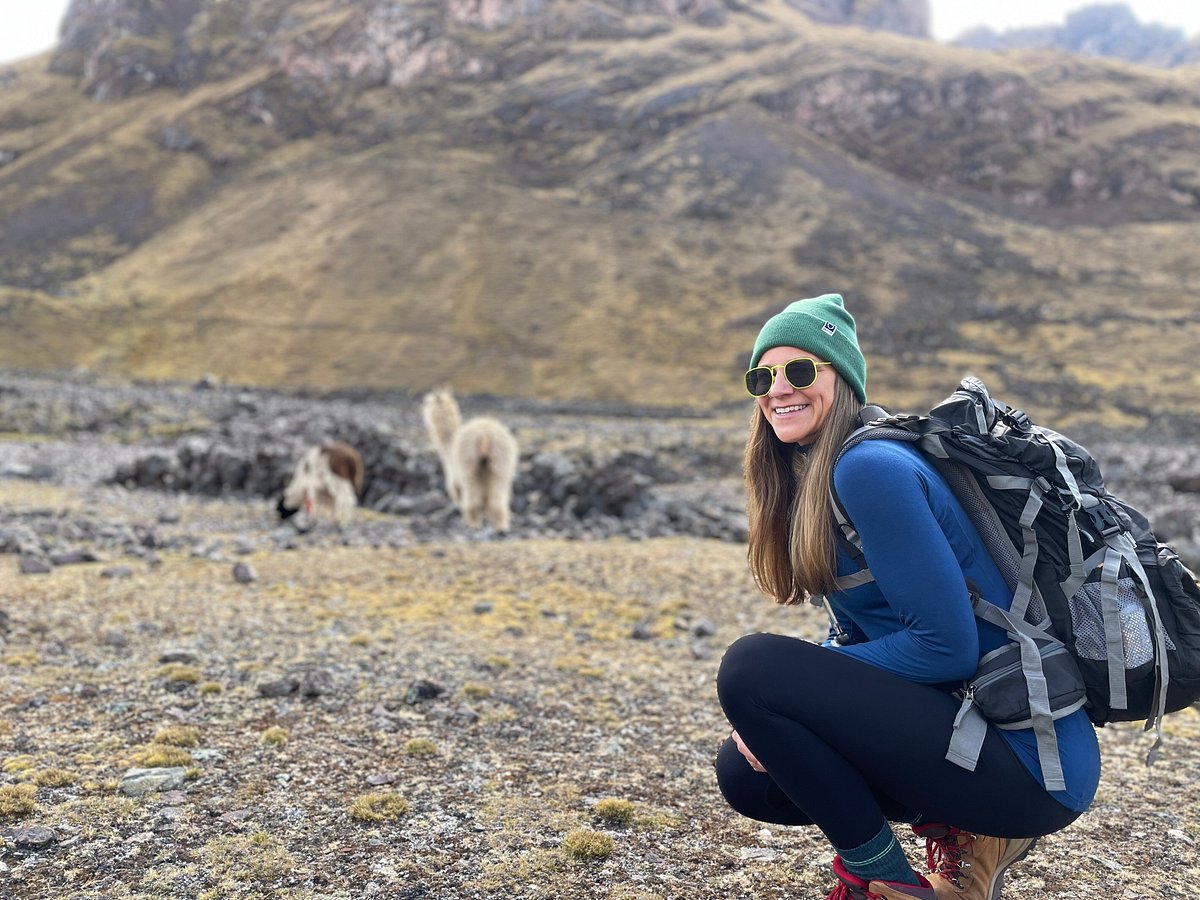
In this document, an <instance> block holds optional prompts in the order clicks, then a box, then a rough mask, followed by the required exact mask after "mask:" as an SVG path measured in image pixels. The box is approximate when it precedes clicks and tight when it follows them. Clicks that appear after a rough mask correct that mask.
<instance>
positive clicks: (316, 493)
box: [278, 441, 363, 525]
mask: <svg viewBox="0 0 1200 900" xmlns="http://www.w3.org/2000/svg"><path fill="white" fill-rule="evenodd" d="M362 479H363V461H362V457H361V456H360V455H359V453H358V451H357V450H355V449H354V448H353V447H351V446H350V445H349V444H344V443H342V442H341V441H330V442H328V443H324V444H321V445H320V446H317V447H310V448H309V449H308V450H306V451H305V453H304V455H303V456H301V457H300V461H299V462H298V463H296V470H295V471H294V472H293V473H292V480H291V481H290V482H288V486H287V487H286V488H284V489H283V496H282V497H280V499H279V506H278V509H279V514H280V516H282V517H283V518H287V517H288V516H290V515H292V514H294V513H296V512H298V511H299V510H300V509H303V510H304V512H305V514H306V516H307V518H308V520H309V523H312V522H313V521H315V519H316V515H317V511H318V509H320V510H322V511H324V512H328V513H331V514H332V516H333V520H334V521H335V522H337V523H338V524H339V525H341V524H343V523H345V522H346V521H347V520H348V519H349V518H350V515H351V513H353V512H354V509H355V507H356V506H358V497H359V494H360V493H361V492H362Z"/></svg>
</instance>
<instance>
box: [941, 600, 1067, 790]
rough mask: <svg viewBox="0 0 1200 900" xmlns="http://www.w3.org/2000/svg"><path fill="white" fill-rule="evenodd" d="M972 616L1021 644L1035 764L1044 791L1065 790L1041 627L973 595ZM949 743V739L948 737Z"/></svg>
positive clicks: (1022, 668) (1065, 785)
mask: <svg viewBox="0 0 1200 900" xmlns="http://www.w3.org/2000/svg"><path fill="white" fill-rule="evenodd" d="M975 615H977V616H979V617H980V618H982V619H985V620H987V621H989V622H991V623H992V624H994V625H998V626H999V627H1001V628H1004V629H1005V630H1006V631H1007V632H1008V633H1009V636H1010V637H1012V638H1013V639H1014V640H1016V641H1017V643H1018V644H1019V645H1020V647H1021V672H1022V674H1023V675H1024V676H1025V685H1026V687H1027V688H1028V690H1029V714H1030V718H1031V719H1032V721H1033V736H1034V739H1035V740H1036V741H1037V748H1038V764H1039V765H1041V767H1042V777H1043V778H1045V780H1046V790H1049V791H1063V790H1066V787H1067V783H1066V778H1065V777H1064V775H1063V770H1062V761H1061V760H1060V759H1059V756H1058V735H1057V734H1056V733H1055V731H1054V714H1053V713H1052V712H1051V710H1050V690H1049V687H1048V685H1047V683H1046V676H1045V673H1044V672H1043V670H1042V656H1041V653H1040V652H1039V651H1038V646H1037V642H1036V641H1035V640H1034V635H1035V634H1040V633H1044V631H1043V629H1044V628H1045V625H1044V624H1043V626H1042V628H1038V627H1037V626H1034V625H1031V624H1030V623H1028V622H1026V621H1024V620H1022V619H1017V618H1015V617H1014V616H1013V614H1012V611H1011V610H1003V609H1001V608H1000V607H998V606H996V605H995V604H994V603H989V602H988V601H986V600H984V599H982V598H977V599H976V600H975ZM951 742H952V743H953V739H951Z"/></svg>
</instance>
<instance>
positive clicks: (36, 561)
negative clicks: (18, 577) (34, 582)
mask: <svg viewBox="0 0 1200 900" xmlns="http://www.w3.org/2000/svg"><path fill="white" fill-rule="evenodd" d="M18 565H19V567H20V570H21V574H22V575H46V574H47V573H49V572H52V571H54V567H53V566H51V565H50V563H49V562H48V561H47V560H45V559H42V558H41V557H40V556H30V555H27V554H22V555H21V558H20V562H19V564H18Z"/></svg>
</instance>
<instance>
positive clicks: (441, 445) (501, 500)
mask: <svg viewBox="0 0 1200 900" xmlns="http://www.w3.org/2000/svg"><path fill="white" fill-rule="evenodd" d="M421 413H422V416H423V417H424V419H425V427H426V429H427V430H428V432H429V437H430V439H431V440H432V441H433V446H434V449H435V450H437V454H438V458H439V459H440V460H441V461H442V473H443V475H445V478H446V493H448V494H449V495H450V499H451V500H453V501H454V505H455V506H457V507H458V508H459V511H461V512H462V514H463V518H465V519H466V520H467V524H468V525H470V526H471V527H472V528H479V527H480V526H481V525H483V521H484V518H485V517H486V518H487V521H488V522H490V523H491V525H492V527H493V528H495V529H496V530H497V531H508V528H509V524H510V522H511V511H510V509H509V507H510V506H511V504H512V486H513V479H514V478H515V477H516V474H517V439H516V438H515V437H514V436H513V433H512V432H511V431H509V430H508V428H507V427H506V426H505V425H504V424H503V423H502V422H500V421H499V420H498V419H496V418H493V417H492V416H476V417H475V418H472V419H470V420H468V421H467V422H465V423H464V422H463V421H462V416H461V414H460V413H459V410H458V401H456V400H455V399H454V395H453V394H451V393H450V391H448V390H437V391H431V392H429V393H428V394H426V395H425V399H424V400H423V401H422V403H421Z"/></svg>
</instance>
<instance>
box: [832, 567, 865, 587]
mask: <svg viewBox="0 0 1200 900" xmlns="http://www.w3.org/2000/svg"><path fill="white" fill-rule="evenodd" d="M874 580H875V576H874V575H872V574H871V570H870V569H860V570H859V571H857V572H851V573H850V574H849V575H839V576H838V577H837V578H835V579H833V584H834V587H836V588H837V589H838V590H839V591H848V590H850V588H856V587H858V586H859V585H862V584H870V583H871V582H872V581H874Z"/></svg>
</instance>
